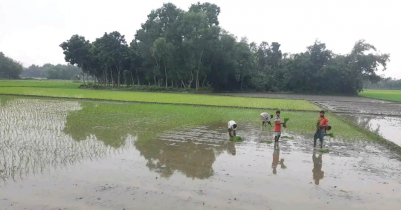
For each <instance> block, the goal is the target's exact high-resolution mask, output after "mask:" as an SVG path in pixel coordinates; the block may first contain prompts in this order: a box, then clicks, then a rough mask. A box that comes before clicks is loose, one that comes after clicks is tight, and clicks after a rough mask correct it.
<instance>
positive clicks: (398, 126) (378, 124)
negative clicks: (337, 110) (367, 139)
mask: <svg viewBox="0 0 401 210" xmlns="http://www.w3.org/2000/svg"><path fill="white" fill-rule="evenodd" d="M341 116H342V117H344V118H345V119H348V120H350V121H352V122H354V123H356V124H358V125H359V126H361V127H363V128H366V129H368V130H370V131H372V132H374V133H376V134H379V135H381V136H383V137H384V138H386V139H389V140H391V141H392V142H394V143H396V144H397V145H398V146H401V116H400V117H396V116H391V117H385V116H377V115H354V114H342V115H341Z"/></svg>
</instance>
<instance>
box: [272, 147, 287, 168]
mask: <svg viewBox="0 0 401 210" xmlns="http://www.w3.org/2000/svg"><path fill="white" fill-rule="evenodd" d="M278 165H280V166H281V169H286V168H287V166H285V165H284V159H283V158H282V159H281V160H280V145H279V143H278V142H275V143H274V150H273V162H272V170H273V174H277V166H278Z"/></svg>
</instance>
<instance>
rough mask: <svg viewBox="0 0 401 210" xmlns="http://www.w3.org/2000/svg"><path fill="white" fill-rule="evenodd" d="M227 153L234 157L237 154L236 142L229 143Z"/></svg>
mask: <svg viewBox="0 0 401 210" xmlns="http://www.w3.org/2000/svg"><path fill="white" fill-rule="evenodd" d="M227 153H228V154H230V155H233V156H235V155H236V154H237V150H236V149H235V142H231V141H230V142H228V143H227Z"/></svg>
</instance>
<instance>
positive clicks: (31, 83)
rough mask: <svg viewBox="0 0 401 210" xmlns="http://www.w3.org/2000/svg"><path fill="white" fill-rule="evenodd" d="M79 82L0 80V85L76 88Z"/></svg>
mask: <svg viewBox="0 0 401 210" xmlns="http://www.w3.org/2000/svg"><path fill="white" fill-rule="evenodd" d="M80 85H81V82H75V81H71V80H0V87H2V88H3V87H43V88H67V89H70V88H72V89H78V87H79V86H80Z"/></svg>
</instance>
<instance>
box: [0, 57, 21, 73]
mask: <svg viewBox="0 0 401 210" xmlns="http://www.w3.org/2000/svg"><path fill="white" fill-rule="evenodd" d="M21 72H22V65H21V64H20V63H19V62H17V61H14V60H13V59H11V58H8V57H6V56H5V55H4V53H2V52H0V78H2V79H18V78H19V75H20V74H21Z"/></svg>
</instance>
